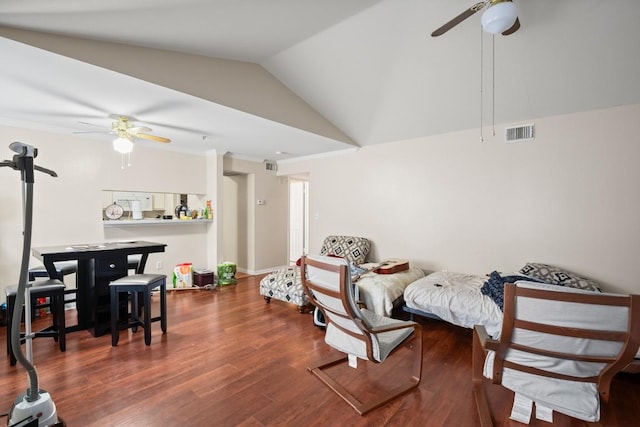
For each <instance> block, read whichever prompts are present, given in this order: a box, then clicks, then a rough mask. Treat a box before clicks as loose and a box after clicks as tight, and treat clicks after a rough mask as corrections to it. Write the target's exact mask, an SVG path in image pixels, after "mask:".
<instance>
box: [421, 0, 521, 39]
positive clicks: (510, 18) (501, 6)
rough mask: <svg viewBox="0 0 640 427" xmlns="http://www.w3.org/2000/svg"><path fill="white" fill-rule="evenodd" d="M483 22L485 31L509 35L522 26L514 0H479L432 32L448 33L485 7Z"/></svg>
mask: <svg viewBox="0 0 640 427" xmlns="http://www.w3.org/2000/svg"><path fill="white" fill-rule="evenodd" d="M485 8H486V10H485V11H484V13H483V14H482V18H481V22H482V28H483V30H484V31H486V32H488V33H492V34H502V35H503V36H508V35H509V34H513V33H515V32H516V31H518V29H519V28H520V20H519V19H518V11H517V10H516V6H515V5H514V4H513V1H512V0H485V1H481V2H478V3H476V4H474V5H473V6H471V7H470V8H469V9H467V10H465V11H464V12H462V13H461V14H460V15H458V16H456V17H455V18H453V19H452V20H450V21H449V22H447V23H446V24H444V25H443V26H441V27H440V28H438V29H436V30H435V31H434V32H433V33H431V36H432V37H438V36H441V35H442V34H444V33H446V32H447V31H449V30H450V29H452V28H453V27H455V26H456V25H458V24H459V23H461V22H462V21H464V20H465V19H467V18H469V17H470V16H471V15H473V14H475V13H476V12H479V11H481V10H482V9H485Z"/></svg>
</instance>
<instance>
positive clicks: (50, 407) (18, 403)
mask: <svg viewBox="0 0 640 427" xmlns="http://www.w3.org/2000/svg"><path fill="white" fill-rule="evenodd" d="M9 148H10V149H11V150H13V151H14V152H16V153H17V154H15V155H14V156H13V160H12V161H9V160H5V161H3V162H0V167H1V166H7V167H10V168H12V169H14V170H18V171H20V176H21V180H22V204H23V206H22V208H23V216H24V233H23V234H24V240H23V244H22V264H21V266H20V279H19V282H18V291H17V293H16V303H15V307H16V309H15V310H14V311H13V319H12V322H13V323H12V326H11V327H12V329H11V345H12V347H13V353H14V355H15V357H16V360H17V361H18V362H19V363H20V365H22V367H23V368H24V369H25V370H26V371H27V375H28V377H29V388H28V389H27V391H26V392H25V393H23V394H21V395H19V396H18V397H17V398H16V400H15V401H14V402H13V406H12V407H11V411H9V420H8V423H7V425H8V426H10V427H44V426H46V427H54V426H55V427H62V426H65V423H64V422H63V421H61V420H59V419H58V414H57V412H56V405H55V404H54V403H53V399H51V395H50V394H49V393H47V392H46V391H45V390H40V389H39V388H38V374H37V372H36V368H35V366H34V365H33V364H32V361H33V350H32V347H31V344H32V343H31V342H32V340H33V335H32V330H31V298H30V292H29V289H30V286H31V285H30V283H28V282H27V274H28V270H29V256H30V252H31V229H32V223H33V182H34V179H33V178H34V176H33V175H34V171H39V172H44V173H46V174H48V175H51V176H53V177H56V176H58V175H57V174H56V173H55V172H54V171H52V170H49V169H45V168H42V167H40V166H36V165H34V162H33V159H34V158H35V157H36V156H37V155H38V149H37V148H35V147H32V146H31V145H28V144H24V143H22V142H12V143H11V144H10V145H9ZM23 304H24V306H25V313H24V320H25V343H26V349H27V356H25V355H24V353H23V352H22V347H21V346H20V320H21V317H22V310H21V307H22V305H23Z"/></svg>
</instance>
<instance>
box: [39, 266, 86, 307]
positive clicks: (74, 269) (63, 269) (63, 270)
mask: <svg viewBox="0 0 640 427" xmlns="http://www.w3.org/2000/svg"><path fill="white" fill-rule="evenodd" d="M53 266H54V267H55V268H56V273H58V276H59V277H61V278H62V280H63V282H64V276H66V275H68V274H73V273H76V274H77V273H78V262H77V261H58V262H54V263H53ZM48 277H49V273H48V272H47V269H46V268H45V266H44V265H40V266H37V267H31V268H30V269H29V281H30V282H33V281H34V280H36V279H37V278H48ZM76 277H77V276H76ZM77 288H78V281H77V279H76V289H65V291H64V293H65V294H66V295H73V297H72V298H70V299H65V303H71V302H76V299H77V292H78V289H77Z"/></svg>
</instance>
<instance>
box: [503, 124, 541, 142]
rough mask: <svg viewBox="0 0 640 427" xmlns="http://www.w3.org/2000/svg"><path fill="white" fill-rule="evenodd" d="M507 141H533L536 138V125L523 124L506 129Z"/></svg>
mask: <svg viewBox="0 0 640 427" xmlns="http://www.w3.org/2000/svg"><path fill="white" fill-rule="evenodd" d="M504 137H505V142H523V141H533V140H534V138H535V128H534V125H532V124H531V125H522V126H515V127H511V128H506V129H505V130H504Z"/></svg>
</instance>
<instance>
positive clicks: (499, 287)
mask: <svg viewBox="0 0 640 427" xmlns="http://www.w3.org/2000/svg"><path fill="white" fill-rule="evenodd" d="M517 280H528V281H530V282H540V281H539V280H536V279H533V278H531V277H528V276H518V275H511V276H504V277H503V276H500V273H498V272H497V271H492V272H491V274H490V275H489V280H487V281H486V282H484V285H482V288H480V292H482V294H483V295H486V296H488V297H489V298H491V299H492V300H493V302H495V303H496V304H497V305H498V307H500V311H504V309H503V306H504V284H505V283H515V282H516V281H517Z"/></svg>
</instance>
